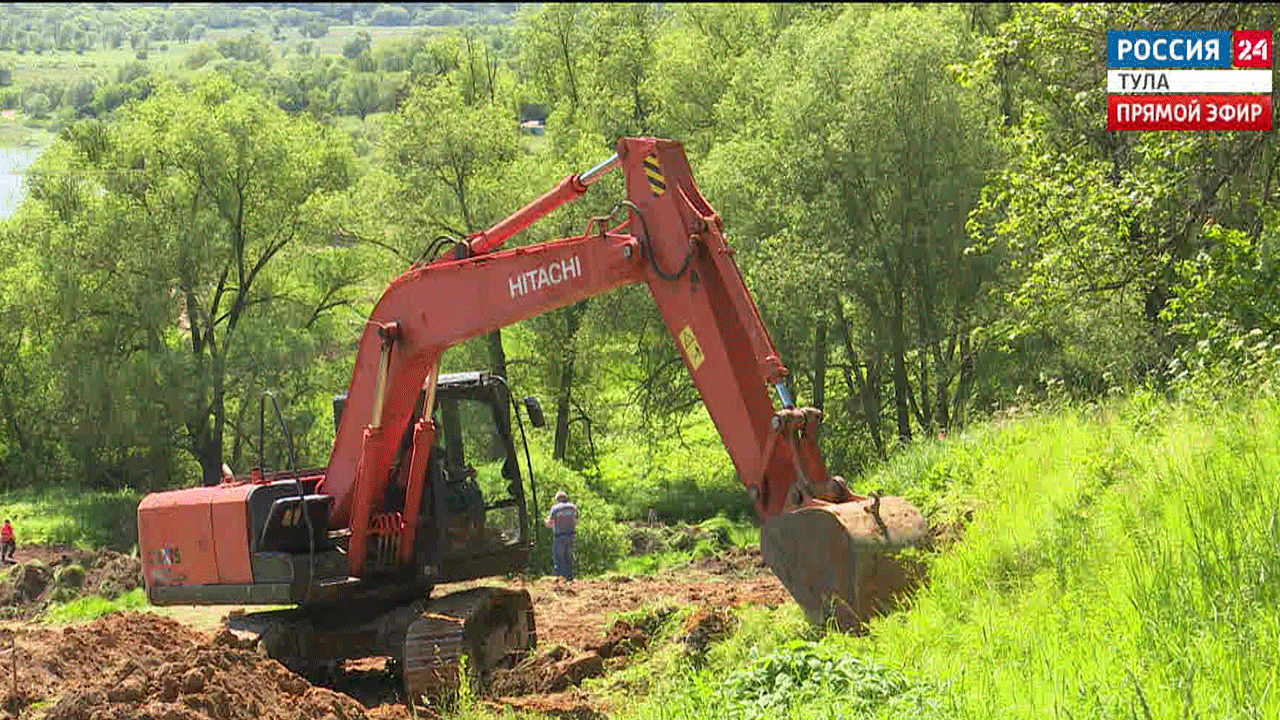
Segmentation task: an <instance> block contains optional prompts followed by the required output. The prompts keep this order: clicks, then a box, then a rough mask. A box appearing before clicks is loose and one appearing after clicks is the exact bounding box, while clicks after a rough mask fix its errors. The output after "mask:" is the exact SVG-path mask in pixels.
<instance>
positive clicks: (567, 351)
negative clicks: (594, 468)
mask: <svg viewBox="0 0 1280 720" xmlns="http://www.w3.org/2000/svg"><path fill="white" fill-rule="evenodd" d="M585 309H586V302H585V301H583V302H579V303H577V304H575V305H574V306H572V307H570V308H569V309H568V310H566V311H565V324H566V326H567V330H568V331H569V332H568V337H567V339H566V340H565V347H564V354H563V356H562V357H563V365H562V366H561V368H560V387H559V388H558V389H557V391H556V435H555V444H554V446H553V448H552V451H551V457H552V458H553V459H555V460H564V458H565V454H566V453H567V452H568V449H569V409H570V401H571V400H572V397H573V362H574V359H575V358H576V356H577V353H576V352H575V350H574V342H573V341H574V337H576V336H577V334H578V327H579V326H581V324H582V313H583V311H584V310H585Z"/></svg>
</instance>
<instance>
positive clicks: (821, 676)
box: [722, 640, 909, 718]
mask: <svg viewBox="0 0 1280 720" xmlns="http://www.w3.org/2000/svg"><path fill="white" fill-rule="evenodd" d="M908 686H909V683H908V681H907V679H906V677H905V676H903V675H902V673H900V672H896V671H894V670H891V669H889V668H886V667H884V666H883V665H881V664H879V663H877V662H876V661H874V660H869V659H866V658H861V657H857V656H853V655H848V654H845V653H844V652H842V651H841V650H838V649H836V648H833V647H831V646H828V645H821V644H818V643H814V642H808V641H804V640H795V641H792V642H789V643H787V644H786V645H784V646H783V647H782V648H779V649H777V650H774V651H773V652H772V653H769V654H768V655H765V656H763V657H760V658H759V659H757V660H756V661H755V662H754V663H752V664H751V665H750V666H749V667H746V668H743V669H742V670H739V671H738V672H735V673H733V674H731V675H729V677H728V678H726V679H725V682H724V685H723V686H722V692H723V694H724V697H725V700H726V701H727V707H726V708H725V709H726V710H727V712H726V714H725V717H743V718H771V717H777V716H778V713H780V712H785V711H787V710H788V709H789V708H791V707H796V706H800V707H803V706H805V705H808V704H811V703H814V702H815V701H817V700H818V699H819V698H821V697H823V696H824V695H827V694H832V695H836V696H839V697H842V698H844V699H845V704H846V705H847V707H848V709H849V710H851V711H852V712H854V713H856V714H858V715H866V714H868V713H869V712H871V711H872V710H874V709H875V708H876V706H878V705H882V704H884V703H885V701H886V700H888V699H889V698H892V697H894V696H895V695H900V694H901V693H903V692H904V691H905V690H906V689H907V688H908Z"/></svg>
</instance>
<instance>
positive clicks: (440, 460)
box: [334, 372, 533, 584]
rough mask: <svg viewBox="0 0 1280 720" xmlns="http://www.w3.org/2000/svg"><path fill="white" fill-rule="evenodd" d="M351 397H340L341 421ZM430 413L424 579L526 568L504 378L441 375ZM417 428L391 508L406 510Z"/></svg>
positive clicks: (407, 439) (397, 471)
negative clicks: (433, 432) (431, 439)
mask: <svg viewBox="0 0 1280 720" xmlns="http://www.w3.org/2000/svg"><path fill="white" fill-rule="evenodd" d="M423 400H424V398H423V396H420V397H419V399H418V405H417V407H418V412H415V415H417V414H418V413H420V411H421V406H422V402H423ZM344 401H345V396H343V395H339V396H337V397H335V398H334V421H335V425H336V424H337V423H338V421H339V420H340V419H341V415H342V407H343V404H344ZM431 419H432V420H433V422H434V423H435V426H436V441H435V444H434V446H433V448H432V451H431V457H430V461H429V463H428V465H427V468H428V469H427V481H426V484H425V488H426V492H425V493H424V494H423V498H422V509H421V514H420V517H421V518H422V523H421V525H420V528H421V531H420V532H418V533H417V548H416V552H415V556H416V558H417V560H416V562H415V565H417V566H418V569H419V577H421V578H422V580H424V581H426V582H427V583H428V584H436V583H442V582H454V581H459V580H470V579H473V578H477V577H486V576H490V575H496V574H505V573H511V572H518V571H520V570H521V569H523V568H524V566H525V564H526V563H527V561H528V553H529V547H530V546H531V545H532V543H533V538H532V535H531V534H530V532H529V528H530V525H529V515H528V508H527V505H526V502H525V492H524V481H523V477H522V475H521V472H520V464H519V454H518V452H517V448H516V443H515V438H514V437H513V435H512V433H511V405H510V403H509V400H508V399H507V388H506V385H505V383H504V382H503V381H502V379H501V378H498V377H495V376H493V375H490V374H489V373H487V372H462V373H450V374H442V375H440V376H439V378H438V379H437V382H436V392H435V405H434V407H433V408H432V412H431ZM412 431H413V428H412V425H410V426H409V427H408V428H406V429H405V433H404V437H403V438H402V441H401V444H400V448H401V449H400V453H399V455H400V457H399V458H398V459H397V462H396V464H395V466H394V469H393V475H394V476H396V478H395V480H394V481H393V482H389V483H387V489H386V496H385V498H384V501H383V507H384V508H385V509H388V510H396V511H402V510H403V509H404V500H405V487H406V485H407V480H408V478H407V469H408V467H407V466H408V463H407V462H406V460H405V459H406V457H407V455H408V453H409V450H410V448H411V445H412V441H413V435H412ZM522 442H523V440H522ZM402 470H403V471H404V472H402Z"/></svg>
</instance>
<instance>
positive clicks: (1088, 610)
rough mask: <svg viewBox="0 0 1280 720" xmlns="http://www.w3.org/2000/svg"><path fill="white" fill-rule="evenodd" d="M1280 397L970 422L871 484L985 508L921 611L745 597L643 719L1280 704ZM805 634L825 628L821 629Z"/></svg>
mask: <svg viewBox="0 0 1280 720" xmlns="http://www.w3.org/2000/svg"><path fill="white" fill-rule="evenodd" d="M1277 477H1280V403H1277V402H1276V401H1274V400H1255V401H1248V402H1240V403H1237V404H1235V405H1233V406H1229V407H1212V408H1204V409H1198V408H1196V407H1193V406H1189V405H1183V404H1170V403H1167V402H1165V401H1162V400H1158V399H1155V398H1153V397H1151V396H1149V395H1140V396H1136V397H1134V398H1131V399H1129V400H1126V401H1123V402H1119V403H1114V404H1110V405H1107V406H1105V407H1101V408H1098V407H1094V408H1088V409H1074V410H1066V411H1061V412H1057V413H1052V414H1045V415H1039V416H1034V417H1028V418H1024V419H1021V420H1014V421H1004V422H999V423H993V424H988V425H984V426H981V427H976V428H973V429H971V430H969V431H967V432H965V433H963V434H961V435H957V436H953V437H952V438H949V439H948V440H946V441H944V442H941V443H929V444H927V445H922V446H920V447H918V448H916V449H914V450H913V451H912V452H910V453H907V454H904V455H903V456H901V457H899V458H898V459H896V460H895V461H894V462H892V463H891V464H890V465H888V466H887V467H885V468H883V469H881V470H880V471H879V472H878V473H876V474H875V475H874V476H872V477H869V478H866V479H865V481H866V482H867V483H868V486H877V487H883V488H885V489H886V490H891V491H894V492H902V493H905V494H907V495H908V496H913V497H915V498H916V499H917V501H919V502H921V504H922V506H924V507H926V508H927V509H928V511H929V512H930V513H931V514H932V515H933V516H934V517H935V518H937V519H947V518H955V519H959V518H963V517H964V516H965V515H966V514H967V513H970V512H971V513H972V521H971V522H970V523H968V525H967V527H966V528H965V531H964V535H963V539H962V540H961V541H960V542H959V543H958V544H956V545H955V546H953V547H952V548H951V549H950V550H949V551H948V552H946V553H944V554H941V555H937V556H935V557H933V558H932V565H931V582H930V584H929V585H928V587H926V588H924V589H923V590H921V591H920V592H919V594H918V596H917V598H916V600H915V602H914V606H913V607H912V608H911V609H909V610H908V611H905V612H901V613H897V614H895V615H893V616H892V617H889V618H886V619H883V620H880V621H877V622H876V623H875V624H874V625H873V628H872V632H871V634H870V635H869V636H868V637H865V638H852V637H848V636H840V635H826V636H822V637H816V636H814V635H813V633H812V631H811V630H808V629H806V628H805V626H804V623H803V622H802V620H801V619H800V618H799V616H798V613H797V612H796V611H795V609H794V608H790V607H784V608H779V609H777V610H768V609H763V608H756V609H751V610H748V611H746V612H743V613H740V614H739V617H740V618H741V619H742V621H743V622H742V626H741V629H740V630H739V631H738V633H737V634H736V635H735V636H734V637H733V638H732V639H730V640H729V641H727V642H725V643H723V644H721V645H719V646H716V647H714V649H713V651H712V652H711V653H710V654H709V655H708V656H707V660H706V663H705V664H704V665H703V666H702V667H700V668H697V669H695V668H694V667H693V666H692V665H690V664H689V663H687V662H684V661H681V660H679V659H668V660H666V661H664V660H663V659H662V658H661V657H654V658H653V659H651V661H650V662H651V663H663V662H666V663H667V665H666V666H663V667H657V666H654V667H651V668H650V669H649V670H648V671H647V672H648V674H649V675H650V676H651V677H660V678H663V679H662V680H660V681H657V682H655V683H654V684H653V685H652V686H651V687H649V688H647V690H648V692H647V693H646V700H645V702H643V703H642V704H640V705H638V706H636V707H633V708H632V709H631V710H630V711H629V712H624V713H623V716H624V717H629V718H711V717H716V718H724V717H735V718H755V717H803V718H855V717H857V718H860V717H881V718H907V717H912V718H991V717H1001V718H1044V717H1061V718H1111V717H1126V718H1127V717H1135V718H1183V717H1213V718H1262V717H1277V716H1280V688H1277V687H1275V684H1276V679H1277V677H1280V644H1278V642H1277V638H1278V637H1280V609H1278V607H1280V604H1278V603H1277V600H1280V578H1278V576H1280V532H1278V521H1277V519H1276V518H1277V517H1278V516H1280V483H1278V482H1277V479H1276V478H1277ZM806 638H808V639H812V640H813V641H812V642H806Z"/></svg>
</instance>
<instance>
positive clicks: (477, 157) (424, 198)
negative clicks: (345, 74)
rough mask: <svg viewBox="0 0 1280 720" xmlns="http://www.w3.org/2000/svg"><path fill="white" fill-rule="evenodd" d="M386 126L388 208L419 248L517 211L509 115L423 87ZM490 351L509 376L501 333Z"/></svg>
mask: <svg viewBox="0 0 1280 720" xmlns="http://www.w3.org/2000/svg"><path fill="white" fill-rule="evenodd" d="M384 127H385V132H384V136H383V137H384V140H383V157H384V162H385V167H386V168H387V170H388V172H389V174H390V177H389V178H388V180H390V182H389V183H388V185H389V187H388V193H389V195H390V205H389V207H393V208H394V215H393V217H394V218H395V221H396V225H397V226H398V227H399V231H400V232H402V233H403V234H404V236H405V237H408V238H413V242H414V243H415V244H417V243H420V242H421V239H422V238H429V237H435V236H438V235H441V234H447V235H450V236H452V237H454V238H459V239H462V238H466V237H467V236H468V235H470V234H472V233H474V232H478V231H480V230H483V229H485V228H486V227H488V226H489V225H490V224H492V223H493V222H496V221H497V220H499V219H501V217H502V216H503V215H505V214H506V213H508V212H510V210H511V208H512V205H511V203H510V202H508V201H507V198H508V197H509V193H510V190H509V188H508V187H504V186H503V185H502V180H501V178H502V177H503V174H502V168H503V167H505V166H506V165H507V164H509V163H510V162H512V161H513V160H514V159H515V158H516V157H517V156H518V153H519V150H518V140H519V136H518V134H517V127H516V123H515V121H514V120H513V119H512V118H511V116H510V115H509V114H508V113H507V112H506V111H505V110H504V109H502V108H499V107H495V106H492V105H488V104H480V105H470V106H469V105H464V104H463V103H461V102H460V97H459V91H458V89H457V88H455V87H452V86H451V85H448V84H443V85H439V86H436V87H434V88H426V87H419V88H416V89H415V90H414V91H413V92H412V93H411V94H410V95H409V97H408V99H407V100H406V101H405V103H404V104H403V105H402V106H401V108H400V110H399V111H397V112H396V113H395V115H393V116H392V117H390V118H388V120H387V121H386V123H385V125H384ZM406 250H408V252H405V253H404V254H405V255H408V256H409V257H416V256H417V254H418V249H417V248H406ZM487 347H488V354H489V363H490V369H491V370H492V371H493V372H494V373H496V374H499V375H501V376H502V377H504V378H505V377H508V375H507V361H506V354H505V352H504V350H503V346H502V336H501V333H500V332H499V331H494V332H492V333H490V334H489V335H488V339H487Z"/></svg>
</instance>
